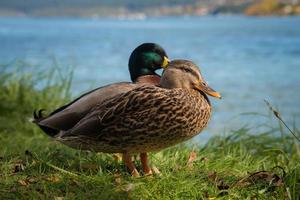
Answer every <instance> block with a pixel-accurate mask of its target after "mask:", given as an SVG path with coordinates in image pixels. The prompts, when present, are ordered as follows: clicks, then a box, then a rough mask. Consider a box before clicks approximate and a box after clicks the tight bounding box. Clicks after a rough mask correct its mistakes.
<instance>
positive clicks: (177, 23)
mask: <svg viewBox="0 0 300 200" xmlns="http://www.w3.org/2000/svg"><path fill="white" fill-rule="evenodd" d="M143 42H156V43H159V44H161V46H163V47H164V48H165V50H166V51H167V53H168V55H169V57H170V58H171V59H178V58H184V59H189V60H192V61H194V62H195V63H196V64H198V65H199V66H200V67H201V71H202V74H203V76H204V78H205V79H206V80H207V82H208V83H209V84H210V85H211V86H212V87H213V88H214V89H215V90H217V91H219V92H221V93H222V95H223V99H222V100H217V99H211V100H212V104H213V106H214V113H213V118H212V120H211V123H210V124H209V127H208V129H207V130H206V131H205V132H204V133H203V134H201V135H200V136H199V137H198V139H199V140H205V139H207V138H208V137H209V136H211V135H212V134H222V133H223V132H226V131H228V130H231V129H237V128H241V127H243V126H244V125H248V126H249V127H255V126H257V125H258V124H261V123H265V122H267V121H268V120H270V119H269V118H264V117H261V116H256V115H240V114H241V113H247V112H258V113H261V114H268V113H269V111H268V109H267V107H266V106H265V104H264V102H263V99H268V100H269V101H270V102H271V103H272V104H274V105H275V106H277V107H278V108H279V110H280V112H281V114H282V116H283V118H286V119H287V121H288V122H289V123H290V124H292V123H293V122H295V123H296V124H297V125H298V126H299V124H300V18H299V17H266V18H256V17H244V16H226V17H224V16H216V17H168V18H152V19H146V20H111V19H97V20H91V19H58V18H54V19H31V18H0V46H1V48H0V63H1V64H6V63H11V62H13V61H14V60H16V59H18V60H23V61H25V62H28V63H31V64H33V65H35V66H38V67H40V68H47V67H49V66H51V65H52V64H53V57H55V58H56V60H57V61H58V62H59V63H60V65H62V66H70V65H71V66H74V67H75V77H74V84H73V91H74V96H77V95H79V94H80V93H82V92H84V91H87V90H89V89H91V88H92V87H97V86H101V85H105V84H108V83H112V82H117V81H129V74H128V71H127V61H128V57H129V55H130V53H131V51H132V50H133V49H134V48H135V47H136V46H137V45H139V44H140V43H143ZM273 121H275V120H273ZM254 132H255V131H254Z"/></svg>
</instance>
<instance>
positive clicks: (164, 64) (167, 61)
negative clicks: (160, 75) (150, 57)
mask: <svg viewBox="0 0 300 200" xmlns="http://www.w3.org/2000/svg"><path fill="white" fill-rule="evenodd" d="M170 62H171V61H170V60H169V58H167V57H166V56H164V61H163V63H162V65H161V67H162V68H164V69H165V68H167V66H168V65H169V63H170Z"/></svg>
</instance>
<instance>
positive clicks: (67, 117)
mask: <svg viewBox="0 0 300 200" xmlns="http://www.w3.org/2000/svg"><path fill="white" fill-rule="evenodd" d="M135 87H137V85H136V84H133V83H127V82H121V83H115V84H110V85H107V86H104V87H99V88H96V89H94V90H92V91H90V92H88V93H85V94H83V95H81V96H80V97H78V98H77V99H75V100H74V101H72V102H70V103H69V104H66V105H64V106H62V107H60V108H58V109H56V110H54V111H53V112H52V113H50V115H49V116H47V117H45V118H44V117H42V116H41V114H40V115H39V116H37V115H35V121H34V122H35V123H36V124H38V125H39V126H40V127H41V129H42V130H43V131H44V132H46V133H47V134H48V135H50V136H54V135H56V134H57V133H58V132H59V131H60V130H64V131H66V130H69V129H71V128H72V127H73V126H75V125H76V124H77V123H78V122H79V121H80V120H81V119H82V118H83V117H84V116H85V115H86V114H87V113H88V112H89V111H90V110H91V108H93V107H95V106H96V105H97V104H102V103H103V102H104V101H106V100H107V99H110V98H112V97H114V96H116V95H119V94H122V93H125V92H128V91H130V90H132V89H134V88H135Z"/></svg>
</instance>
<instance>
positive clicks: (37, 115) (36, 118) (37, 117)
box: [33, 109, 59, 137]
mask: <svg viewBox="0 0 300 200" xmlns="http://www.w3.org/2000/svg"><path fill="white" fill-rule="evenodd" d="M44 111H45V109H40V110H38V111H37V110H34V111H33V123H35V124H36V125H38V126H39V127H40V128H41V129H42V131H44V132H45V133H46V134H47V135H49V136H51V137H54V136H55V135H57V134H58V133H59V130H56V129H53V128H50V127H47V126H43V125H40V124H39V122H40V121H42V120H43V119H45V118H46V117H44V116H43V112H44Z"/></svg>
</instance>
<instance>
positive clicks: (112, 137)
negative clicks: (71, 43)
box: [56, 60, 221, 175]
mask: <svg viewBox="0 0 300 200" xmlns="http://www.w3.org/2000/svg"><path fill="white" fill-rule="evenodd" d="M206 94H208V95H211V96H214V97H218V98H220V97H221V96H220V94H219V93H217V92H215V91H214V90H213V89H211V88H210V87H209V86H208V85H207V84H206V82H205V81H204V80H203V78H202V76H201V73H200V70H199V69H198V67H197V66H196V65H195V64H193V63H192V62H190V61H187V60H175V61H172V62H171V63H170V64H169V66H168V68H166V69H165V71H164V73H163V76H162V78H161V81H160V86H152V85H143V86H140V87H137V88H135V89H133V90H131V91H129V92H127V93H123V94H120V95H118V96H115V97H113V98H111V99H109V100H107V101H105V102H102V103H100V104H98V105H97V106H95V107H94V108H93V109H92V110H91V111H90V112H89V113H88V114H87V115H86V116H85V117H84V118H82V119H81V120H80V121H79V122H78V123H77V124H76V125H75V126H74V127H72V128H71V129H69V130H66V131H61V132H60V133H59V134H58V135H57V136H56V139H57V140H58V141H61V142H62V143H65V144H67V145H69V146H71V147H75V148H78V147H80V148H81V149H91V150H94V151H98V152H106V153H123V155H124V161H125V164H126V166H127V167H128V168H129V170H130V172H131V173H132V174H133V175H138V172H137V170H136V168H135V166H134V165H133V163H132V161H131V156H130V155H131V154H133V153H141V155H142V157H141V162H142V165H143V170H144V173H145V174H151V169H150V168H149V166H148V164H147V152H151V151H158V150H161V149H164V148H166V147H169V146H172V145H175V144H177V143H180V142H183V141H185V140H188V139H190V138H192V137H194V136H195V135H197V134H199V133H200V132H201V131H202V130H203V129H204V128H205V127H206V126H207V124H208V121H209V119H210V116H211V104H210V102H209V100H208V98H207V96H206Z"/></svg>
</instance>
